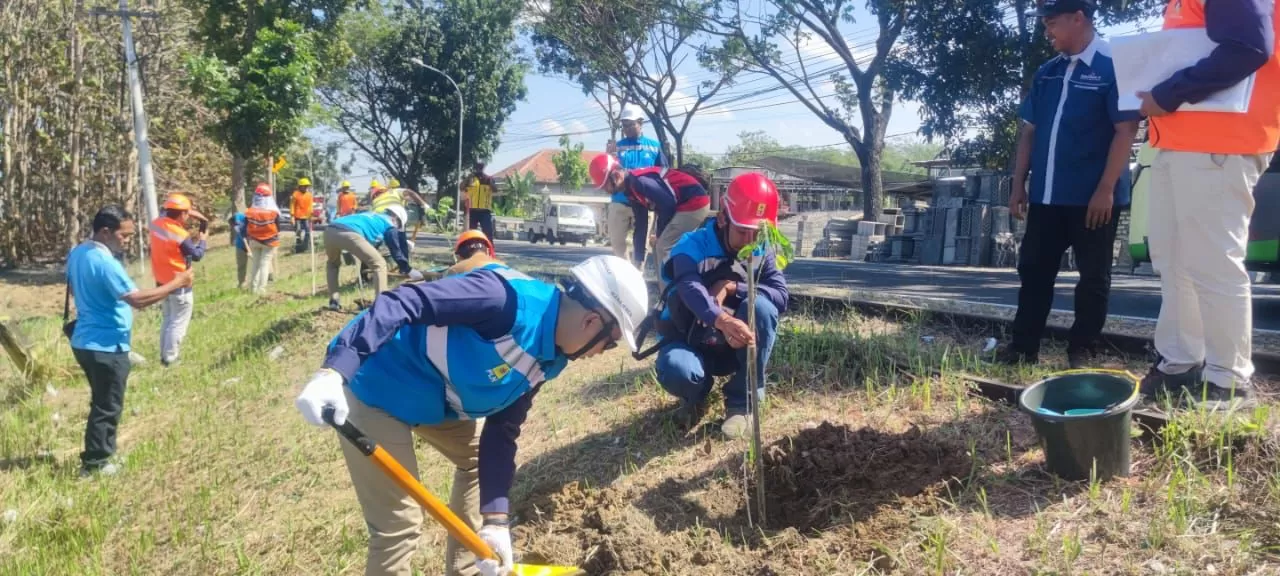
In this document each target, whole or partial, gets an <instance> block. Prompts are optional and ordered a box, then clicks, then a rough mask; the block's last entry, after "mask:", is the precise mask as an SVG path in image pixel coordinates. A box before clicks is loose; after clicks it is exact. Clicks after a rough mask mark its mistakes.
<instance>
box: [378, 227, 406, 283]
mask: <svg viewBox="0 0 1280 576" xmlns="http://www.w3.org/2000/svg"><path fill="white" fill-rule="evenodd" d="M382 242H383V243H384V244H386V245H387V252H390V253H391V259H392V260H395V262H396V266H399V267H400V273H401V274H408V273H409V271H410V270H412V269H413V267H412V266H409V255H408V254H406V253H405V250H408V248H409V240H408V238H407V237H406V236H405V235H404V232H401V231H400V230H399V229H397V228H394V227H392V228H387V231H386V232H383V233H382Z"/></svg>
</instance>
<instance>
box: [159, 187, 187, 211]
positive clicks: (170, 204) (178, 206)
mask: <svg viewBox="0 0 1280 576" xmlns="http://www.w3.org/2000/svg"><path fill="white" fill-rule="evenodd" d="M164 209H165V210H180V211H182V212H186V211H188V210H190V209H191V199H190V198H187V196H186V194H179V193H177V192H174V193H173V194H170V195H169V197H168V198H165V199H164Z"/></svg>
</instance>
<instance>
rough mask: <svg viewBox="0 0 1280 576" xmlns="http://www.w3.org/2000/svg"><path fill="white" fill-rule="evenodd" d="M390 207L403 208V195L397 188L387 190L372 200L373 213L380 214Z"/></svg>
mask: <svg viewBox="0 0 1280 576" xmlns="http://www.w3.org/2000/svg"><path fill="white" fill-rule="evenodd" d="M392 206H401V207H403V206H404V195H403V194H402V193H401V192H400V189H399V188H396V189H394V190H387V191H386V192H383V193H381V194H379V195H378V197H377V198H374V199H373V204H372V207H373V211H374V212H382V211H383V210H386V209H387V208H390V207H392Z"/></svg>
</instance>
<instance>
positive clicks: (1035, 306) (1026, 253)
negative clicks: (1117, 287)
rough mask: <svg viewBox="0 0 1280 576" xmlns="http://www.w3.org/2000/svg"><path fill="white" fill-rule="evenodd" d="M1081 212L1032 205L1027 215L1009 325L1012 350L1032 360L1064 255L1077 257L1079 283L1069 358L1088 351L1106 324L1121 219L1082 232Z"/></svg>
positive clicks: (1080, 209)
mask: <svg viewBox="0 0 1280 576" xmlns="http://www.w3.org/2000/svg"><path fill="white" fill-rule="evenodd" d="M1087 211H1088V208H1086V207H1084V206H1047V205H1044V204H1032V205H1031V206H1030V207H1029V209H1028V213H1027V233H1026V235H1025V236H1023V238H1022V247H1021V249H1020V250H1019V253H1018V278H1019V279H1021V280H1022V287H1021V288H1020V289H1019V290H1018V313H1017V315H1016V316H1015V317H1014V319H1013V342H1012V343H1011V345H1012V347H1013V348H1014V349H1015V350H1017V351H1019V352H1022V353H1023V354H1027V355H1030V356H1036V355H1038V354H1039V353H1040V338H1041V336H1043V334H1044V325H1045V322H1046V321H1047V320H1048V318H1049V310H1050V309H1052V307H1053V285H1054V282H1055V281H1056V280H1057V279H1058V269H1059V267H1060V266H1061V264H1062V255H1063V254H1064V253H1066V251H1067V248H1071V249H1073V250H1074V252H1075V259H1076V269H1077V270H1078V271H1079V272H1080V282H1079V283H1078V284H1076V291H1075V322H1074V323H1073V324H1072V325H1071V334H1070V336H1069V337H1068V343H1067V350H1068V352H1077V351H1086V350H1091V349H1092V348H1093V346H1094V342H1095V341H1096V340H1097V338H1098V335H1099V334H1101V333H1102V326H1103V325H1104V324H1105V323H1106V321H1107V300H1108V299H1109V298H1110V296H1111V260H1112V251H1113V250H1114V245H1115V240H1116V225H1117V224H1118V221H1119V215H1118V214H1117V213H1116V212H1115V211H1113V212H1112V214H1111V222H1109V223H1107V224H1105V225H1103V226H1101V227H1098V228H1095V229H1093V230H1089V229H1087V228H1085V215H1086V213H1087Z"/></svg>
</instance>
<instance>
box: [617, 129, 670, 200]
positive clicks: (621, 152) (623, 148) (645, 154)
mask: <svg viewBox="0 0 1280 576" xmlns="http://www.w3.org/2000/svg"><path fill="white" fill-rule="evenodd" d="M661 154H662V145H661V144H658V141H657V140H654V139H652V138H646V137H644V136H641V137H639V138H623V139H621V140H619V141H618V163H619V164H622V167H623V168H626V169H627V170H636V169H639V168H649V167H652V166H657V165H658V156H659V155H661ZM610 199H611V200H612V201H614V202H618V203H620V204H628V203H629V202H628V201H627V195H626V194H624V193H622V192H614V193H613V196H612V197H611V198H610Z"/></svg>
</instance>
